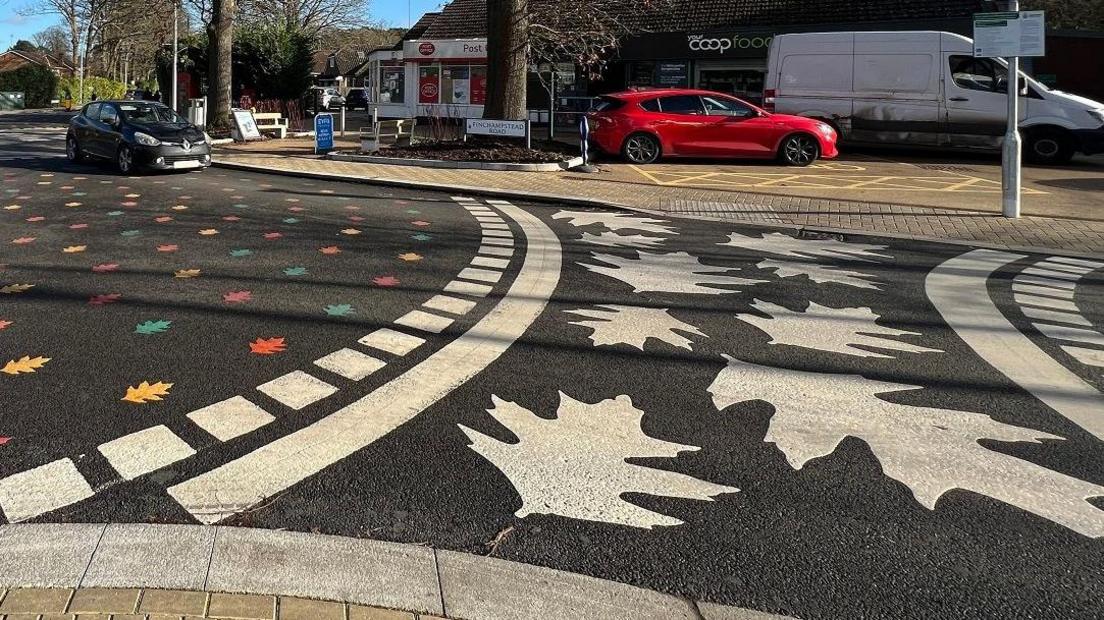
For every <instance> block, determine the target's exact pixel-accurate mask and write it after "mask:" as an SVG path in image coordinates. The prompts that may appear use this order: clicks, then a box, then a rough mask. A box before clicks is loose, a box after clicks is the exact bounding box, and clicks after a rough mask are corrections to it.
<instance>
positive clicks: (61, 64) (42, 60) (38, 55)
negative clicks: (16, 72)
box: [0, 49, 73, 71]
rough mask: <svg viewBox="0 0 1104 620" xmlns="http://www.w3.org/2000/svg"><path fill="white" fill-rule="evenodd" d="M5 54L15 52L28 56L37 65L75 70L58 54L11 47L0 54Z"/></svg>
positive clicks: (24, 56) (18, 54)
mask: <svg viewBox="0 0 1104 620" xmlns="http://www.w3.org/2000/svg"><path fill="white" fill-rule="evenodd" d="M4 54H15V55H17V56H22V57H23V58H26V59H27V60H29V61H30V62H33V63H35V64H36V65H43V66H45V67H49V68H50V69H60V70H63V71H72V70H73V66H72V65H70V64H69V63H68V62H66V61H65V60H63V59H61V58H58V57H57V56H53V55H51V54H47V53H46V52H39V51H30V50H17V49H10V50H8V51H6V52H2V53H0V56H3V55H4Z"/></svg>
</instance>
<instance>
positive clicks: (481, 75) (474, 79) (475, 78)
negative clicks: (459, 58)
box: [470, 71, 487, 105]
mask: <svg viewBox="0 0 1104 620" xmlns="http://www.w3.org/2000/svg"><path fill="white" fill-rule="evenodd" d="M470 101H471V103H472V104H474V105H483V104H484V103H486V101H487V73H486V72H485V71H479V72H476V71H472V74H471V99H470Z"/></svg>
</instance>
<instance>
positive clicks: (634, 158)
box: [621, 133, 662, 164]
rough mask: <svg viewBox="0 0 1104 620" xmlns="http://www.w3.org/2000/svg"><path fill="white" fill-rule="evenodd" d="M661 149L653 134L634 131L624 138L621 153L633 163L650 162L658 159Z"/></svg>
mask: <svg viewBox="0 0 1104 620" xmlns="http://www.w3.org/2000/svg"><path fill="white" fill-rule="evenodd" d="M661 152H662V149H661V147H660V145H659V140H657V139H656V137H655V136H653V135H651V134H646V133H634V134H633V135H631V136H629V137H628V139H626V140H625V145H624V146H623V147H621V154H622V155H624V156H625V159H627V160H629V161H631V162H632V163H634V164H650V163H653V162H655V161H656V160H657V159H659V155H660V153H661Z"/></svg>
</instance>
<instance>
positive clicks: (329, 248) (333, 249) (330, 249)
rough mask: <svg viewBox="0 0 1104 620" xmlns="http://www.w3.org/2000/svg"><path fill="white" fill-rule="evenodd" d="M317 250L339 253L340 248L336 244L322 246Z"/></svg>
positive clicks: (324, 252)
mask: <svg viewBox="0 0 1104 620" xmlns="http://www.w3.org/2000/svg"><path fill="white" fill-rule="evenodd" d="M318 251H319V252H321V253H323V254H340V253H341V248H339V247H337V246H336V245H327V246H326V247H324V248H320V249H319V250H318Z"/></svg>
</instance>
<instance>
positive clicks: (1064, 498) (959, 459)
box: [709, 355, 1104, 537]
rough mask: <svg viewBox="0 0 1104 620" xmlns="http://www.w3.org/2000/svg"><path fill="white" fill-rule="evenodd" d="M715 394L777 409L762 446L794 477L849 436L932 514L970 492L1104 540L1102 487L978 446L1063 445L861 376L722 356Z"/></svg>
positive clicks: (723, 400)
mask: <svg viewBox="0 0 1104 620" xmlns="http://www.w3.org/2000/svg"><path fill="white" fill-rule="evenodd" d="M725 359H726V360H728V365H727V366H726V367H725V368H724V369H722V370H721V372H720V373H719V374H718V375H717V378H716V379H715V380H714V381H713V384H712V385H711V386H710V387H709V392H710V393H711V394H712V395H713V404H714V405H716V407H717V409H718V410H723V409H725V408H727V407H729V406H731V405H734V404H736V403H742V402H746V401H751V400H764V401H766V402H768V403H770V404H771V405H773V406H774V409H775V412H774V415H773V417H771V421H770V428H769V429H768V431H767V435H766V437H765V438H764V441H766V442H770V443H774V444H776V445H777V446H778V449H779V450H781V451H782V453H783V454H785V455H786V459H787V461H789V463H790V465H791V466H792V467H793V468H794V469H801V468H802V467H803V466H804V465H805V463H807V462H809V461H810V460H811V459H815V458H819V457H823V456H827V455H829V454H831V453H832V452H834V451H835V450H836V448H837V447H838V446H839V444H840V442H841V441H843V439H844V438H845V437H856V438H858V439H861V440H863V441H865V442H866V444H867V445H868V446H869V447H870V450H871V452H873V453H874V455H875V456H876V457H877V458H878V460H879V461H880V462H881V464H882V470H883V471H884V472H885V475H887V476H889V477H890V478H893V479H894V480H897V481H900V482H901V483H903V484H905V485H906V486H908V487H909V488H910V489H911V490H912V494H913V496H914V497H915V498H916V500H917V501H918V502H920V503H921V504H922V505H924V506H925V507H926V508H928V509H929V510H934V509H935V504H936V501H937V500H938V499H939V498H940V497H941V496H942V495H943V494H944V493H946V492H947V491H950V490H951V489H965V490H967V491H972V492H974V493H979V494H981V495H986V496H988V497H991V498H993V499H996V500H999V501H1001V502H1004V503H1006V504H1010V505H1012V506H1015V507H1017V508H1020V509H1023V510H1026V511H1028V512H1032V513H1034V514H1036V515H1039V516H1040V517H1043V518H1046V519H1049V520H1051V521H1054V522H1055V523H1059V524H1061V525H1063V526H1065V527H1067V528H1069V529H1071V530H1074V531H1076V532H1078V533H1080V534H1083V535H1085V536H1093V537H1100V536H1104V510H1100V509H1098V508H1096V507H1095V506H1093V505H1092V504H1090V503H1089V502H1088V501H1086V500H1087V499H1089V498H1092V497H1097V496H1104V487H1101V486H1098V485H1096V484H1092V483H1090V482H1085V481H1083V480H1079V479H1077V478H1073V477H1071V476H1067V475H1065V474H1061V473H1059V472H1056V471H1054V470H1051V469H1047V468H1045V467H1042V466H1039V465H1036V464H1034V463H1032V462H1030V461H1026V460H1023V459H1019V458H1016V457H1014V456H1009V455H1007V454H1003V453H1000V452H996V451H993V450H988V449H986V448H985V447H983V446H982V445H981V444H979V443H978V440H979V439H994V440H997V441H1027V442H1033V443H1038V440H1040V439H1062V438H1061V437H1057V436H1055V435H1051V434H1049V433H1044V432H1041V431H1036V430H1032V429H1029V428H1022V427H1018V426H1011V425H1008V424H1004V423H1001V422H997V421H996V420H993V419H992V418H990V417H989V416H986V415H983V414H980V413H970V412H965V411H955V410H951V409H937V408H930V407H918V406H911V405H901V404H897V403H891V402H888V401H885V400H882V399H880V398H878V397H877V395H880V394H882V395H884V394H888V393H892V392H899V391H902V390H916V389H919V388H917V387H916V386H911V385H901V384H897V383H884V382H881V381H872V380H869V379H865V378H863V377H860V376H858V375H844V374H825V373H810V372H804V371H799V370H790V369H785V368H773V367H770V366H760V365H758V364H752V363H749V362H743V361H740V360H737V359H735V358H732V357H729V356H727V355H726V356H725Z"/></svg>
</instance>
